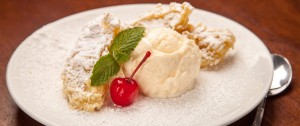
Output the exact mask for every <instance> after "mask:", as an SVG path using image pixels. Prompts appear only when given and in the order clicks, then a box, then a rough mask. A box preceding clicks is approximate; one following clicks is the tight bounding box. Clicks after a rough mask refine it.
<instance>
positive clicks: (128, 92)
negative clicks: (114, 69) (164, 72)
mask: <svg viewBox="0 0 300 126" xmlns="http://www.w3.org/2000/svg"><path fill="white" fill-rule="evenodd" d="M150 55H151V52H149V51H147V53H146V55H145V56H144V58H143V59H142V61H141V62H140V63H139V65H138V66H137V67H136V68H135V70H134V72H133V73H132V74H131V76H130V78H115V79H114V80H113V81H112V82H111V85H110V95H111V99H112V101H113V102H114V103H115V104H116V105H119V106H122V107H124V106H128V105H130V104H131V103H133V101H134V99H135V97H136V96H137V94H138V92H139V91H138V84H137V82H136V81H135V80H134V79H133V76H134V74H135V73H136V72H137V70H138V69H139V68H140V67H141V65H142V64H143V63H144V62H145V61H146V59H147V58H149V57H150Z"/></svg>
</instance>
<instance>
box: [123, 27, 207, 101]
mask: <svg viewBox="0 0 300 126" xmlns="http://www.w3.org/2000/svg"><path fill="white" fill-rule="evenodd" d="M147 51H150V52H151V53H152V54H151V56H150V57H149V58H148V59H147V60H146V62H145V63H144V64H143V65H142V66H141V68H140V69H139V70H138V72H137V73H136V74H135V76H134V79H135V80H136V81H137V82H138V85H139V88H140V89H141V92H142V93H143V94H144V95H146V96H149V97H153V98H170V97H178V96H180V95H182V94H183V93H184V92H186V91H188V90H190V89H192V88H193V86H194V84H195V80H196V77H197V76H198V73H199V70H200V67H199V65H200V63H201V57H200V51H199V48H198V46H197V45H196V44H195V42H194V41H193V40H190V39H188V38H186V37H184V36H182V35H181V34H179V33H178V32H176V31H174V30H172V29H168V28H153V29H146V31H145V34H144V37H143V38H142V40H141V41H140V42H139V44H138V46H137V47H136V48H135V49H134V51H133V52H132V54H131V58H130V60H129V61H127V62H126V63H125V64H124V65H123V66H122V69H123V70H124V71H123V72H124V74H125V76H126V77H129V76H130V75H131V74H132V72H133V71H134V69H135V68H136V67H137V65H138V64H139V63H140V61H141V60H142V59H143V57H144V56H145V54H146V52H147Z"/></svg>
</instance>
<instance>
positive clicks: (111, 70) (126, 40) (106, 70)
mask: <svg viewBox="0 0 300 126" xmlns="http://www.w3.org/2000/svg"><path fill="white" fill-rule="evenodd" d="M144 31H145V28H143V27H134V28H129V29H126V30H123V31H121V32H120V33H119V34H118V35H117V36H116V37H115V39H114V40H113V44H112V45H111V47H110V49H109V52H110V53H109V54H107V55H105V56H102V57H101V58H99V60H98V61H97V62H96V64H95V65H94V69H93V72H92V76H91V77H90V79H91V85H92V86H99V85H103V84H106V83H107V82H108V80H109V79H110V78H111V77H112V76H114V75H116V74H117V73H118V72H119V71H120V64H122V63H125V62H126V61H128V60H129V59H130V54H131V52H132V51H133V50H134V49H135V47H136V46H137V45H138V43H139V42H140V41H141V39H142V38H143V36H144Z"/></svg>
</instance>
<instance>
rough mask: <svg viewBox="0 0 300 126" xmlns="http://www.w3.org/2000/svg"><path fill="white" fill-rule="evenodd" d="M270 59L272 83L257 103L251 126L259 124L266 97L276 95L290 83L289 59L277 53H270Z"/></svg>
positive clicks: (258, 125)
mask: <svg viewBox="0 0 300 126" xmlns="http://www.w3.org/2000/svg"><path fill="white" fill-rule="evenodd" d="M272 59H273V63H274V72H273V80H272V84H271V87H270V90H269V92H268V95H266V97H265V98H264V100H263V101H262V102H261V103H260V104H259V106H258V108H257V110H256V114H255V118H254V122H253V124H252V126H260V125H261V122H262V118H263V115H264V110H265V104H266V100H267V97H268V96H273V95H277V94H279V93H281V92H282V91H284V90H285V89H286V88H287V87H288V86H289V85H290V82H291V80H292V67H291V64H290V63H289V61H288V60H287V59H286V58H285V57H283V56H281V55H278V54H272Z"/></svg>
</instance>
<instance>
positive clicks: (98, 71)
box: [91, 54, 120, 86]
mask: <svg viewBox="0 0 300 126" xmlns="http://www.w3.org/2000/svg"><path fill="white" fill-rule="evenodd" d="M119 71H120V65H119V64H118V63H117V62H116V61H115V60H114V58H113V57H112V56H111V55H110V54H107V55H105V56H102V57H101V58H100V59H99V60H98V61H97V62H96V64H95V65H94V69H93V74H92V76H91V82H92V83H91V85H92V86H99V85H101V84H105V83H107V81H108V80H109V79H110V77H112V76H114V75H116V74H117V73H118V72H119Z"/></svg>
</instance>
